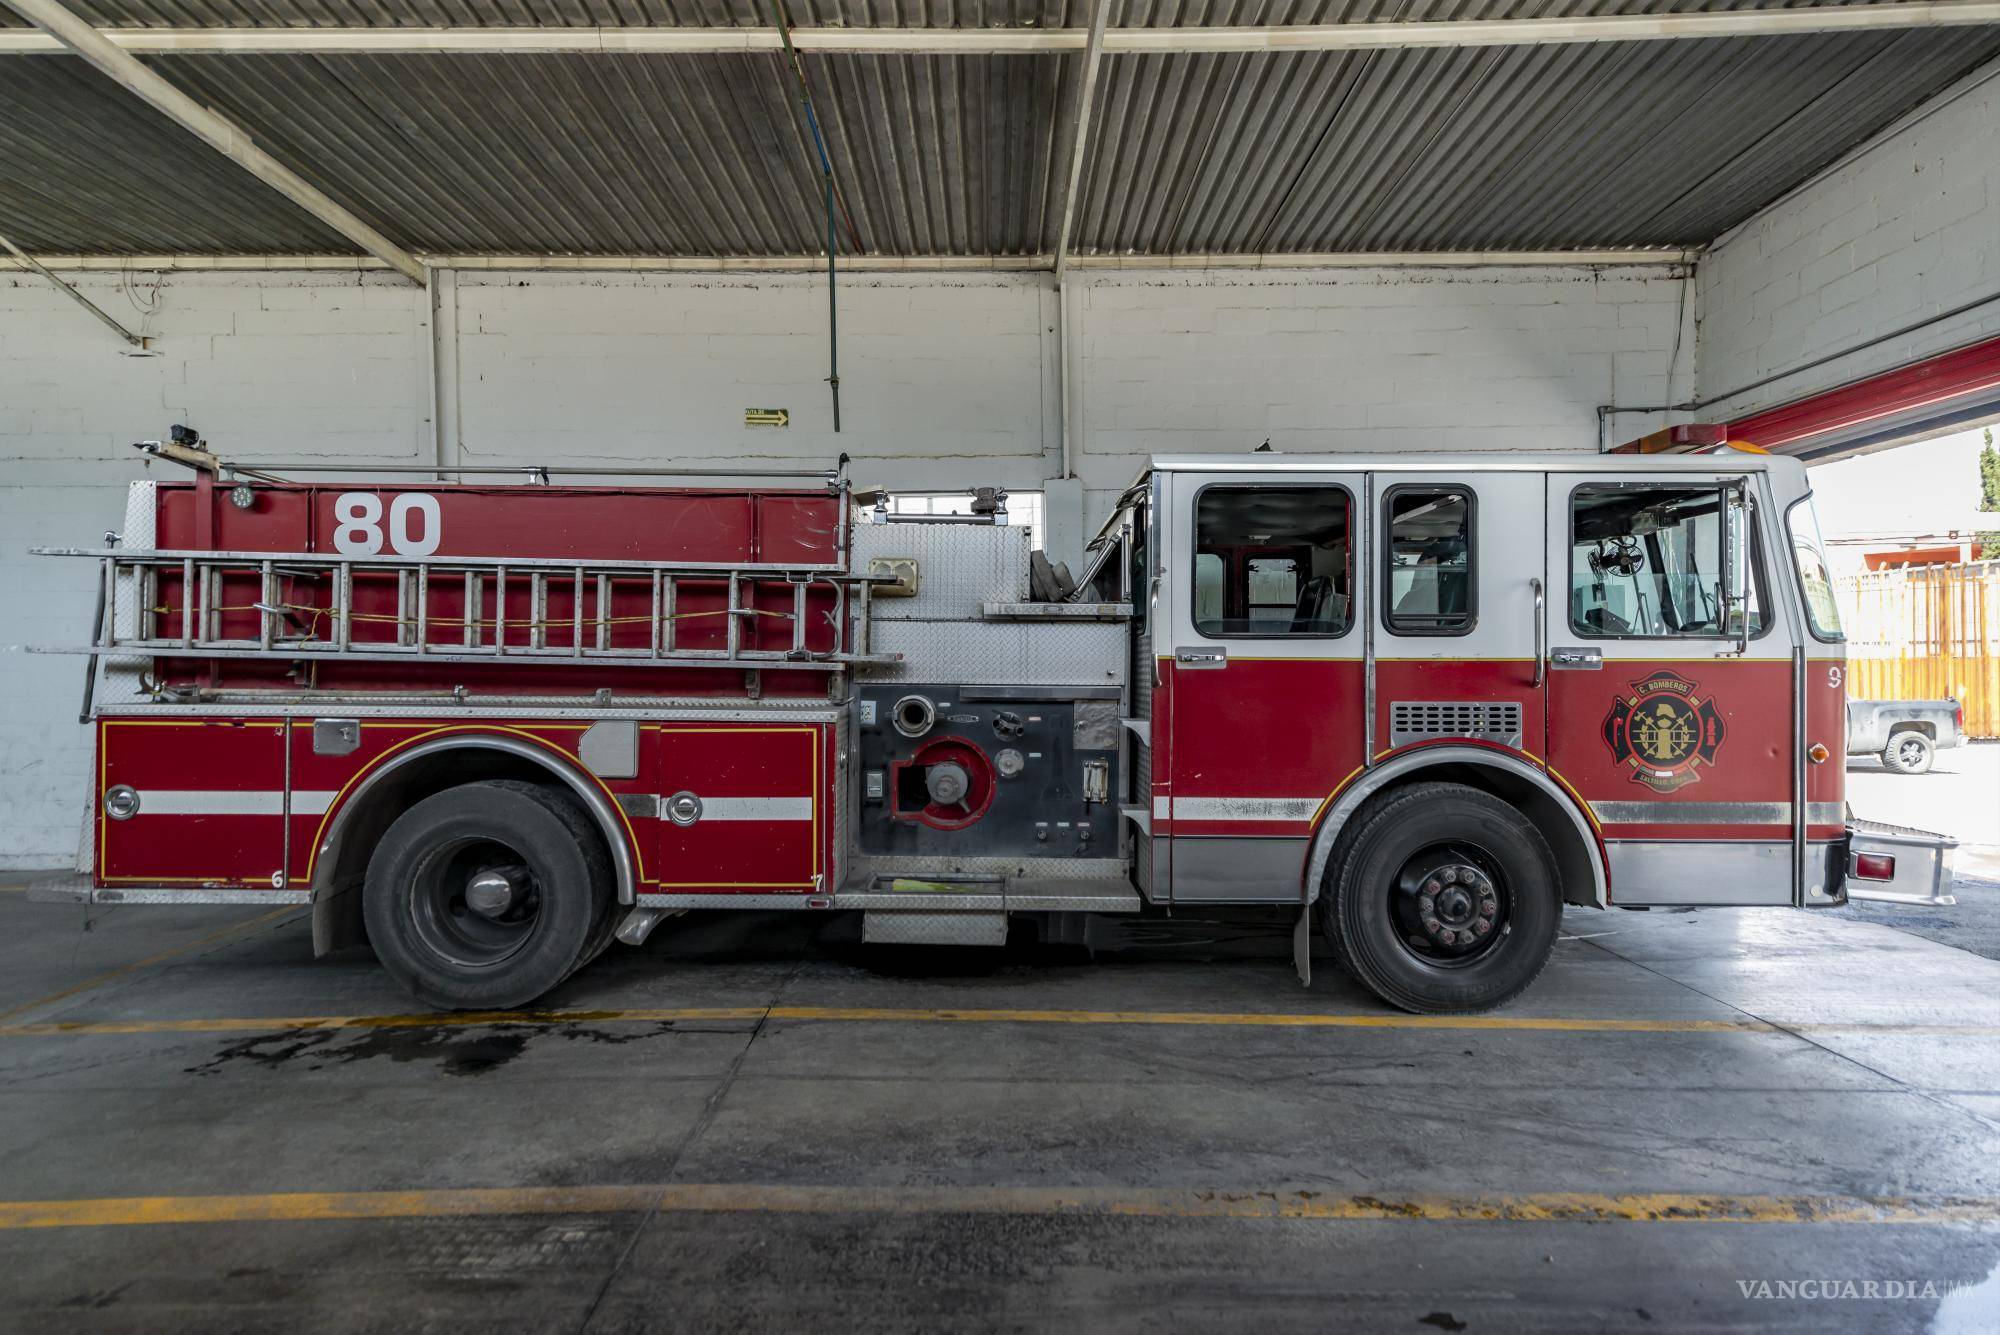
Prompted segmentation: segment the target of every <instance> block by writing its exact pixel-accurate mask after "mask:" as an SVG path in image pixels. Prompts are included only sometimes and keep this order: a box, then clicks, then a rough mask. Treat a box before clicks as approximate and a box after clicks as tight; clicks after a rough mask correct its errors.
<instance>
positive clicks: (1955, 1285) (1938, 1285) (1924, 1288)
mask: <svg viewBox="0 0 2000 1335" xmlns="http://www.w3.org/2000/svg"><path fill="white" fill-rule="evenodd" d="M1736 1287H1737V1289H1738V1290H1739V1291H1740V1292H1741V1293H1742V1294H1743V1296H1744V1297H1745V1298H1749V1299H1759V1298H1772V1299H1782V1300H1788V1301H1797V1300H1799V1299H1804V1300H1806V1301H1808V1302H1811V1301H1817V1300H1822V1299H1830V1300H1834V1301H1843V1302H1857V1301H1858V1302H1870V1301H1873V1302H1923V1301H1926V1300H1936V1299H1939V1298H1943V1297H1944V1296H1945V1295H1947V1294H1951V1293H1957V1292H1958V1291H1960V1290H1961V1289H1970V1288H1972V1287H1973V1284H1972V1283H1971V1282H1969V1281H1960V1280H1935V1279H1739V1280H1737V1281H1736Z"/></svg>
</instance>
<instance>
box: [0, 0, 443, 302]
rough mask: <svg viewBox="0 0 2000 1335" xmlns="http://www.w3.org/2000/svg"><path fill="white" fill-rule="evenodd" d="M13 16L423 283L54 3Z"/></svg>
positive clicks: (412, 267)
mask: <svg viewBox="0 0 2000 1335" xmlns="http://www.w3.org/2000/svg"><path fill="white" fill-rule="evenodd" d="M5 3H7V4H8V5H11V6H12V7H13V8H14V9H15V10H16V11H17V12H18V13H19V14H20V15H21V17H23V18H25V19H27V20H28V21H29V22H30V23H33V24H34V25H35V26H36V27H37V28H39V29H41V31H42V33H43V34H44V35H46V36H47V37H49V38H51V39H52V40H54V41H56V42H57V43H59V44H60V47H61V49H63V50H66V51H69V52H70V53H72V54H74V55H78V56H81V57H83V59H84V60H86V61H88V62H89V63H90V64H91V65H92V66H93V67H94V68H95V69H96V70H97V71H98V72H99V73H100V74H102V75H104V76H105V77H106V78H108V79H110V80H111V81H112V82H113V83H116V84H117V85H118V86H119V87H121V88H123V89H125V90H126V91H127V92H130V93H132V94H133V95H134V96H136V97H138V98H139V99H140V100H141V101H143V102H145V103H147V104H148V105H150V106H151V107H152V108H153V109H154V110H155V111H158V112H159V113H160V114H161V115H163V116H166V117H167V118H168V119H170V120H172V121H174V122H175V123H176V124H178V125H179V126H180V127H181V128H182V129H184V130H187V131H188V132H189V133H191V134H193V135H194V136H195V137H196V138H198V139H200V140H201V141H202V142H203V143H205V144H207V145H208V146H209V147H210V148H213V149H214V150H215V151H216V152H218V153H220V154H222V155H223V156H224V157H226V158H228V159H230V160H231V161H232V162H234V163H236V164H237V165H238V166H240V167H242V168H243V169H244V170H245V171H247V172H249V173H250V174H251V175H252V176H255V177H256V178H257V179H258V180H260V181H262V182H263V183H264V184H265V185H268V186H270V187H271V188H272V189H273V190H276V191H277V192H278V193H279V194H281V195H283V196H284V197H285V198H287V199H289V200H291V201H292V202H293V203H294V204H297V205H298V206H299V207H300V208H302V209H304V210H305V211H306V212H308V213H310V214H312V215H313V217H315V218H317V219H319V220H320V221H321V222H322V223H325V224H326V225H327V226H328V227H331V228H332V229H333V230H334V231H336V232H339V233H340V234H341V235H342V236H344V237H346V238H347V239H348V240H350V241H352V242H353V243H354V244H355V245H357V246H359V247H361V249H363V250H365V251H367V252H368V253H369V254H371V255H374V256H375V257H377V258H378V259H380V260H381V261H382V262H383V263H385V264H387V265H388V266H389V267H390V268H392V269H395V270H397V271H398V272H400V273H401V274H402V275H403V276H404V277H405V278H408V279H409V280H410V281H411V282H413V283H418V284H421V283H423V282H424V281H425V276H424V266H423V265H422V264H420V263H418V262H417V259H416V257H415V256H413V255H411V254H410V253H409V252H408V251H406V250H404V249H403V248H402V247H401V246H399V245H397V244H396V243H395V242H393V241H391V240H390V239H389V238H388V237H386V236H383V235H382V234H381V233H380V232H378V231H376V230H375V229H374V228H373V227H370V226H369V225H368V224H367V223H365V222H363V221H362V220H361V219H360V218H358V217H356V216H355V215H354V214H353V213H350V212H349V211H348V210H347V209H346V208H344V207H343V206H342V205H340V204H339V203H336V202H335V201H334V200H333V199H332V198H331V197H330V196H328V195H327V194H326V193H325V192H323V191H322V190H320V189H319V188H318V187H317V186H315V185H313V184H312V183H311V182H309V181H307V180H306V179H305V178H304V177H303V176H300V175H299V174H298V173H297V172H295V171H293V170H292V169H291V168H290V167H287V166H285V164H284V163H282V162H279V161H278V160H277V159H276V158H274V157H272V156H271V155H270V154H269V153H266V152H265V151H264V150H263V149H261V148H259V147H257V146H256V145H255V144H253V143H252V142H250V137H249V136H248V135H247V134H245V133H244V132H243V131H242V130H240V129H238V128H237V127H236V126H235V125H233V124H232V123H230V122H229V121H227V120H225V119H223V118H222V117H221V116H219V115H217V114H216V113H215V112H213V111H210V110H209V109H208V108H207V107H204V106H202V105H201V104H200V103H199V102H197V101H195V100H194V99H193V98H191V97H189V96H188V95H187V94H186V93H183V92H182V91H181V90H180V89H178V88H176V87H174V86H173V85H172V84H170V83H168V82H167V81H166V80H165V79H163V78H161V77H160V76H159V75H158V74H155V73H154V72H153V71H152V70H151V69H148V68H147V67H146V66H145V65H144V64H142V63H140V61H139V59H138V57H136V56H134V55H133V54H132V53H131V52H129V51H127V50H125V49H123V48H121V47H119V46H118V45H117V44H115V43H114V42H112V41H111V40H110V39H108V38H107V37H105V36H104V34H102V33H101V32H99V31H98V30H97V29H96V28H93V27H92V26H91V25H90V24H88V23H86V22H84V21H83V20H82V19H80V18H78V17H77V16H76V15H75V14H73V13H71V12H70V11H69V10H68V9H65V8H64V7H63V6H62V5H60V4H58V3H56V0H5Z"/></svg>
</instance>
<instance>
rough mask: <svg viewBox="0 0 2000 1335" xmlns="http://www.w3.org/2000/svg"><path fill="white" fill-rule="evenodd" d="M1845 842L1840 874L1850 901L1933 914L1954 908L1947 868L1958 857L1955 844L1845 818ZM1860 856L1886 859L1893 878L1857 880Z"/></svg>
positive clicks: (1946, 839)
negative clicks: (1930, 909) (1915, 907)
mask: <svg viewBox="0 0 2000 1335" xmlns="http://www.w3.org/2000/svg"><path fill="white" fill-rule="evenodd" d="M1846 842H1847V856H1846V866H1845V868H1844V870H1845V873H1846V882H1847V884H1846V889H1847V897H1848V898H1849V899H1850V900H1853V899H1867V900H1874V901H1876V902H1878V903H1886V904H1925V905H1932V906H1935V907H1939V908H1943V907H1947V906H1949V905H1952V904H1956V903H1957V902H1958V900H1957V899H1955V898H1954V897H1953V896H1952V893H1951V888H1952V863H1953V861H1954V860H1955V858H1956V855H1957V852H1958V840H1956V839H1953V838H1951V837H1950V836H1949V835H1942V834H1932V833H1931V832H1930V831H1928V830H1913V829H1910V828H1909V827H1907V826H1903V825H1885V824H1883V823H1882V822H1881V821H1873V820H1856V819H1854V818H1852V817H1850V818H1849V819H1848V822H1847V841H1846ZM1864 856H1867V857H1871V858H1878V859H1879V858H1887V859H1891V860H1892V866H1893V869H1894V870H1893V873H1892V874H1891V875H1890V876H1888V877H1886V878H1884V877H1880V876H1866V877H1864V876H1862V875H1860V860H1861V859H1862V858H1863V857H1864Z"/></svg>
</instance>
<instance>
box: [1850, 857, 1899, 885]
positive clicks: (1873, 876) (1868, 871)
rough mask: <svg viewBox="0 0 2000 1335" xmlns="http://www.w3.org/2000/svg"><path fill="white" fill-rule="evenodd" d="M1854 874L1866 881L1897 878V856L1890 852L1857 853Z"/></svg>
mask: <svg viewBox="0 0 2000 1335" xmlns="http://www.w3.org/2000/svg"><path fill="white" fill-rule="evenodd" d="M1854 874H1855V875H1856V876H1857V877H1859V878H1860V879H1862V880H1864V881H1893V880H1895V879H1896V858H1895V855H1893V854H1890V853H1856V854H1855V855H1854Z"/></svg>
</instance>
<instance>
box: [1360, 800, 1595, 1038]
mask: <svg viewBox="0 0 2000 1335" xmlns="http://www.w3.org/2000/svg"><path fill="white" fill-rule="evenodd" d="M1330 861H1331V862H1333V863H1334V864H1335V865H1334V867H1333V872H1332V876H1331V880H1330V884H1329V885H1328V886H1327V889H1326V893H1325V894H1323V895H1322V896H1321V903H1322V905H1323V907H1322V914H1323V915H1324V916H1323V919H1322V926H1323V927H1324V928H1325V929H1326V936H1327V941H1328V944H1329V945H1330V946H1331V947H1332V949H1333V953H1334V958H1335V960H1336V961H1337V962H1338V963H1339V965H1340V967H1341V968H1342V969H1343V970H1344V971H1345V972H1347V973H1349V974H1351V975H1352V976H1353V977H1354V978H1355V979H1357V980H1358V981H1359V982H1361V983H1362V984H1364V985H1365V986H1366V987H1367V988H1368V989H1369V990H1370V991H1371V992H1373V993H1375V995H1376V996H1378V997H1380V998H1382V1000H1384V1001H1386V1002H1388V1003H1389V1004H1390V1005H1392V1006H1396V1007H1399V1008H1400V1009H1402V1010H1406V1011H1415V1012H1418V1013H1420V1014H1429V1015H1443V1014H1465V1013H1468V1012H1472V1011H1483V1010H1491V1009H1493V1008H1494V1007H1496V1006H1501V1005H1505V1004H1506V1003H1507V1002H1509V1001H1511V1000H1513V999H1514V998H1515V997H1517V996H1519V995H1520V994H1521V993H1522V992H1524V991H1526V990H1527V988H1528V986H1529V985H1530V984H1531V983H1533V982H1534V981H1535V979H1536V978H1537V977H1539V976H1540V974H1541V972H1542V969H1543V968H1544V967H1545V966H1546V965H1547V964H1548V962H1549V955H1550V952H1551V951H1553V950H1554V948H1555V941H1556V931H1557V928H1558V927H1559V926H1560V925H1561V922H1562V894H1561V879H1560V875H1559V873H1558V872H1557V870H1556V863H1555V856H1554V854H1552V853H1551V852H1550V851H1549V846H1548V841H1546V840H1545V839H1543V838H1542V835H1541V832H1540V831H1539V830H1537V829H1536V828H1535V827H1534V826H1533V825H1532V824H1531V823H1529V821H1528V819H1527V818H1526V817H1525V816H1523V815H1522V814H1521V813H1520V812H1519V811H1516V810H1515V809H1514V808H1513V807H1511V806H1509V805H1508V804H1507V803H1505V802H1503V801H1501V800H1500V799H1499V798H1497V797H1494V796H1492V795H1491V794H1490V793H1484V792H1481V791H1480V790H1478V789H1476V788H1468V787H1466V786H1464V785H1463V784H1455V783H1420V784H1412V785H1411V786H1409V787H1407V788H1398V789H1396V790H1394V791H1392V792H1390V793H1387V794H1385V795H1383V796H1382V797H1379V798H1376V799H1374V800H1372V801H1371V802H1369V804H1368V805H1367V806H1365V807H1363V808H1362V809H1361V810H1360V811H1359V812H1357V813H1356V814H1355V817H1354V828H1353V835H1352V837H1351V838H1349V837H1347V836H1346V835H1345V834H1343V836H1342V838H1341V841H1340V847H1339V848H1337V849H1336V850H1335V855H1334V857H1333V858H1332V859H1330ZM1427 894H1428V896H1429V903H1428V905H1427V904H1426V902H1425V897H1426V895H1427ZM1482 922H1483V923H1484V924H1485V925H1484V927H1483V928H1482V927H1481V923H1482ZM1447 936H1449V937H1450V938H1452V939H1451V940H1449V941H1447V940H1446V939H1445V938H1446V937H1447ZM1460 937H1462V938H1463V939H1462V940H1461V939H1459V938H1460Z"/></svg>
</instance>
